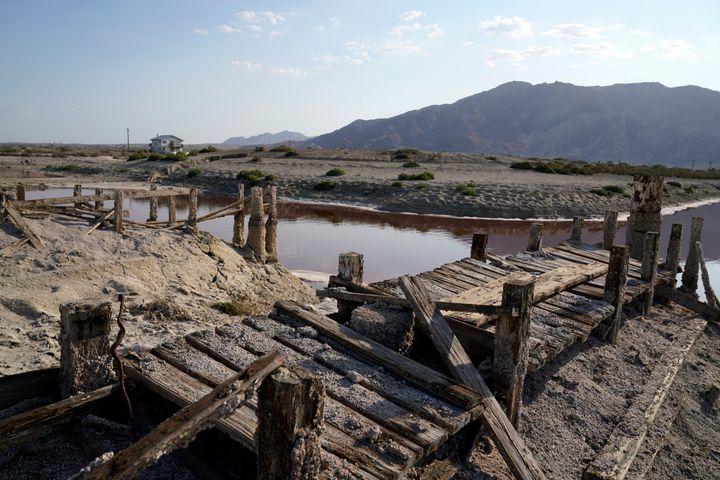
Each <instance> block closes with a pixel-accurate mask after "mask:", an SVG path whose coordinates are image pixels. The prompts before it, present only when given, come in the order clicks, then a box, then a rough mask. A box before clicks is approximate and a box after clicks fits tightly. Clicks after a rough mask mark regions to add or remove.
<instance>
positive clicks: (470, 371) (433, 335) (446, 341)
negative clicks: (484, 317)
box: [399, 277, 545, 479]
mask: <svg viewBox="0 0 720 480" xmlns="http://www.w3.org/2000/svg"><path fill="white" fill-rule="evenodd" d="M399 284H400V288H401V289H402V290H403V293H405V297H406V298H407V299H408V300H409V301H410V302H411V304H412V306H413V311H414V312H415V316H416V317H417V318H418V323H419V324H420V326H421V327H422V328H423V330H425V331H426V333H427V334H428V335H429V336H430V339H431V340H432V342H433V344H434V345H435V348H437V349H438V351H439V352H440V355H441V357H442V358H443V360H444V361H445V364H446V365H447V367H448V368H449V369H450V371H451V373H452V374H453V375H454V376H455V377H456V378H457V379H459V380H460V381H461V382H462V383H463V384H465V385H466V386H467V387H470V388H471V389H473V390H475V391H476V392H478V393H479V394H480V396H481V398H482V402H483V405H484V406H485V409H484V410H483V413H482V417H481V418H482V421H483V425H485V427H486V428H487V429H488V430H489V431H490V434H491V435H492V437H493V440H494V441H495V443H496V444H497V447H498V449H499V450H500V453H501V454H502V456H503V458H505V461H506V462H507V464H508V467H510V470H511V471H512V472H513V474H514V475H515V477H516V478H520V479H531V478H532V479H540V478H545V475H544V474H543V472H542V470H541V469H540V466H539V465H538V464H537V462H536V461H535V459H534V458H533V456H532V453H531V452H530V450H529V449H528V448H527V446H526V445H525V443H524V442H523V441H522V439H521V438H520V435H519V434H518V433H517V431H516V430H515V428H514V427H513V425H512V424H511V423H510V421H509V420H508V418H507V416H506V415H505V413H503V411H502V409H501V408H500V405H499V404H498V403H497V400H495V397H494V396H493V394H492V392H491V391H490V389H489V388H488V386H487V385H486V384H485V381H484V380H483V378H482V377H481V376H480V373H479V372H478V371H477V369H476V368H475V366H474V365H473V363H472V361H471V360H470V358H469V357H468V356H467V353H466V352H465V350H464V349H463V348H462V346H461V345H460V341H459V340H458V338H457V337H456V336H455V334H454V333H453V332H452V330H451V329H450V326H449V325H448V323H447V322H446V321H445V318H443V316H442V313H440V309H438V308H437V306H436V305H435V304H434V303H433V302H432V300H430V297H429V296H428V294H427V291H426V290H425V287H424V286H423V284H422V283H421V282H420V281H419V280H418V279H417V278H413V277H400V283H399Z"/></svg>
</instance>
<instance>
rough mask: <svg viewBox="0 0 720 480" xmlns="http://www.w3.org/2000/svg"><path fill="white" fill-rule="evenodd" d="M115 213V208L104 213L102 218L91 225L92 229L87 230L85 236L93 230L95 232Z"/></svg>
mask: <svg viewBox="0 0 720 480" xmlns="http://www.w3.org/2000/svg"><path fill="white" fill-rule="evenodd" d="M114 214H115V210H114V209H112V210H110V211H108V212H107V213H106V214H105V215H103V216H102V217H100V220H98V221H97V222H96V223H95V224H94V225H93V226H92V227H90V230H88V231H87V232H85V236H86V237H87V236H88V235H90V234H91V233H92V232H94V231H95V230H97V229H98V227H100V225H102V224H103V223H105V222H106V221H107V220H108V219H109V218H110V217H112V216H113V215H114Z"/></svg>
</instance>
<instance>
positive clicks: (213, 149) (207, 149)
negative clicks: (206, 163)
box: [200, 145, 218, 153]
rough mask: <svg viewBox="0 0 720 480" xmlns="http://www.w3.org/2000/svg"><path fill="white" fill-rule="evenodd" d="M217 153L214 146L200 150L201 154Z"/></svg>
mask: <svg viewBox="0 0 720 480" xmlns="http://www.w3.org/2000/svg"><path fill="white" fill-rule="evenodd" d="M217 151H218V149H217V147H213V146H212V145H208V146H207V147H205V148H201V149H200V153H213V152H217Z"/></svg>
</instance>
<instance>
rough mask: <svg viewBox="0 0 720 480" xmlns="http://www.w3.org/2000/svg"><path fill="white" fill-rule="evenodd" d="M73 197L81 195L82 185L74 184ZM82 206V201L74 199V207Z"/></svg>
mask: <svg viewBox="0 0 720 480" xmlns="http://www.w3.org/2000/svg"><path fill="white" fill-rule="evenodd" d="M73 197H76V198H77V197H82V185H75V186H74V187H73ZM80 207H82V202H81V201H79V200H76V201H75V208H80Z"/></svg>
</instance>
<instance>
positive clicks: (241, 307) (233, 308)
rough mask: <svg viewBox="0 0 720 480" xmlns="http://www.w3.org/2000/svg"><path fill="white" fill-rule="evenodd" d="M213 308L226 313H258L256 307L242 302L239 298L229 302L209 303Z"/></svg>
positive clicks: (232, 314)
mask: <svg viewBox="0 0 720 480" xmlns="http://www.w3.org/2000/svg"><path fill="white" fill-rule="evenodd" d="M210 306H211V307H212V308H214V309H215V310H217V311H219V312H222V313H224V314H226V315H231V316H236V315H255V314H257V313H258V311H257V310H258V309H257V307H255V306H253V305H251V304H248V303H245V302H242V301H240V300H233V301H231V302H217V303H213V304H212V305H210Z"/></svg>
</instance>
